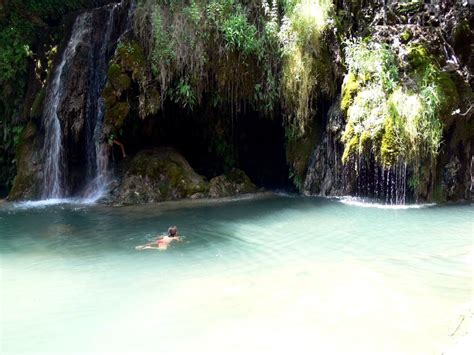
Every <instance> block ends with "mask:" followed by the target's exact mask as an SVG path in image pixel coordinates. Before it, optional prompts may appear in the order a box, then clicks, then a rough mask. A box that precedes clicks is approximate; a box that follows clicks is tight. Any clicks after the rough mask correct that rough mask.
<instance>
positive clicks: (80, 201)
mask: <svg viewBox="0 0 474 355" xmlns="http://www.w3.org/2000/svg"><path fill="white" fill-rule="evenodd" d="M96 201H97V200H94V199H84V198H50V199H46V200H36V201H23V202H17V203H14V204H13V207H15V208H19V209H29V208H45V207H49V206H56V205H92V204H94V203H95V202H96Z"/></svg>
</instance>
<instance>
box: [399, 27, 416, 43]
mask: <svg viewBox="0 0 474 355" xmlns="http://www.w3.org/2000/svg"><path fill="white" fill-rule="evenodd" d="M412 38H413V33H412V32H411V31H410V30H406V31H405V32H403V33H402V34H401V35H400V41H401V42H402V43H404V44H406V43H408V42H409V41H410V40H411V39H412Z"/></svg>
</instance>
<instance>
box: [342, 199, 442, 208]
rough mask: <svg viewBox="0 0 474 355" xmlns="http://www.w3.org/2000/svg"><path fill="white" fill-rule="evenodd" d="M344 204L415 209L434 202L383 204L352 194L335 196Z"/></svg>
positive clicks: (428, 205) (431, 204)
mask: <svg viewBox="0 0 474 355" xmlns="http://www.w3.org/2000/svg"><path fill="white" fill-rule="evenodd" d="M337 199H338V200H339V201H341V202H342V203H343V204H345V205H350V206H357V207H363V208H380V209H385V210H407V209H417V208H425V207H431V206H435V203H424V204H412V205H411V204H410V205H391V204H384V203H380V202H374V201H372V200H370V199H364V198H360V197H352V196H343V197H340V198H337Z"/></svg>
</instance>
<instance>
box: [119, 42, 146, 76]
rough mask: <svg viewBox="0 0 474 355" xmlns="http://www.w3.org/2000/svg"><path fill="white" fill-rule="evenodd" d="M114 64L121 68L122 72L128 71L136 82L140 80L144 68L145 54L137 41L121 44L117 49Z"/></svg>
mask: <svg viewBox="0 0 474 355" xmlns="http://www.w3.org/2000/svg"><path fill="white" fill-rule="evenodd" d="M115 60H116V62H117V63H119V64H120V65H121V66H122V72H123V71H130V72H131V73H132V77H133V78H134V79H136V80H139V79H141V77H142V74H143V71H144V68H145V66H146V60H145V53H144V52H143V48H142V47H141V46H140V44H139V43H138V42H137V41H134V40H130V41H126V42H122V43H120V44H119V46H118V47H117V55H116V59H115Z"/></svg>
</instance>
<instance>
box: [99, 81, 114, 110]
mask: <svg viewBox="0 0 474 355" xmlns="http://www.w3.org/2000/svg"><path fill="white" fill-rule="evenodd" d="M102 98H103V99H104V103H105V107H106V109H108V108H111V107H112V106H113V105H114V104H115V103H116V102H117V95H115V91H114V89H113V88H112V86H111V85H106V86H105V88H104V90H103V91H102Z"/></svg>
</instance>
